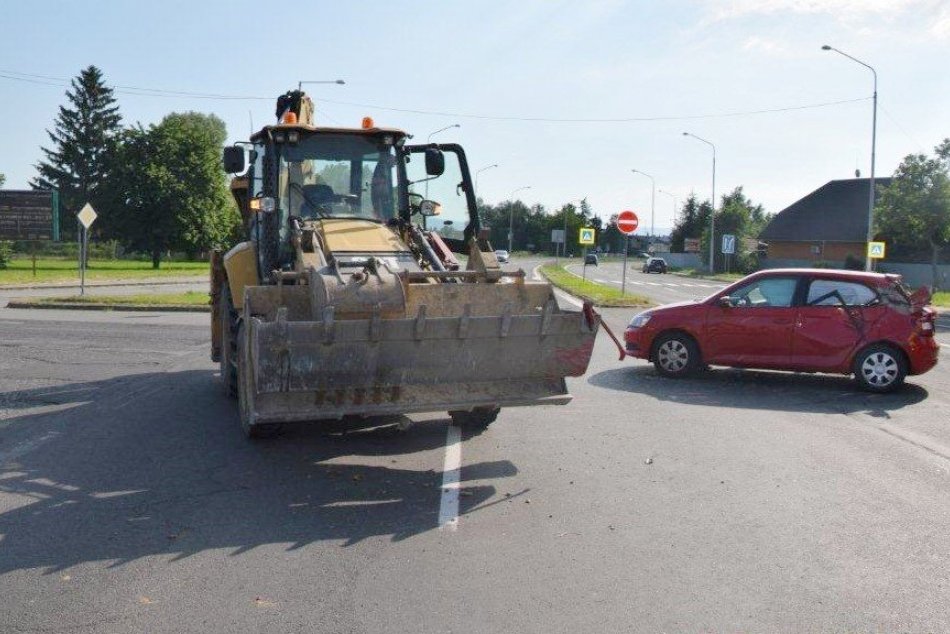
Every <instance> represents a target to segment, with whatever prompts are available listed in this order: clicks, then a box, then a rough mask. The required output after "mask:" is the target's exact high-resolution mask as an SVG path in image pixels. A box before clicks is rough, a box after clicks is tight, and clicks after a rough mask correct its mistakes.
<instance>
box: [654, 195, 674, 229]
mask: <svg viewBox="0 0 950 634" xmlns="http://www.w3.org/2000/svg"><path fill="white" fill-rule="evenodd" d="M657 191H658V192H660V193H661V194H663V195H664V196H669V197H670V198H672V199H673V216H672V223H673V224H674V225H675V224H676V210H677V208H678V205H677V202H676V194H671V193H670V192H668V191H665V190H662V189H658V190H657Z"/></svg>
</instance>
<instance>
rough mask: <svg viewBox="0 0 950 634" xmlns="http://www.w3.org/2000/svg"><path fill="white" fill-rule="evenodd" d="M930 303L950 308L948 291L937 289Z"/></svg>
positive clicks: (949, 292) (949, 293)
mask: <svg viewBox="0 0 950 634" xmlns="http://www.w3.org/2000/svg"><path fill="white" fill-rule="evenodd" d="M930 303H931V304H933V305H934V306H940V307H942V308H950V291H937V292H936V293H934V296H933V298H932V299H931V300H930Z"/></svg>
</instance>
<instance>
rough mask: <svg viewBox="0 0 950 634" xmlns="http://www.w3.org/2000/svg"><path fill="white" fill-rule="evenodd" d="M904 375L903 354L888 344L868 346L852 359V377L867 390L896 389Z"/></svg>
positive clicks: (905, 367)
mask: <svg viewBox="0 0 950 634" xmlns="http://www.w3.org/2000/svg"><path fill="white" fill-rule="evenodd" d="M906 376H907V362H906V361H904V355H902V354H901V353H900V352H898V351H897V350H895V349H894V348H892V347H891V346H888V345H883V344H875V345H873V346H868V347H867V348H865V349H864V350H862V351H861V352H860V353H859V354H858V356H857V357H855V359H854V378H855V380H856V381H857V382H858V385H860V386H861V387H862V388H864V389H865V390H867V391H869V392H878V393H881V392H890V391H892V390H896V389H897V388H898V387H900V386H901V384H903V383H904V378H905V377H906Z"/></svg>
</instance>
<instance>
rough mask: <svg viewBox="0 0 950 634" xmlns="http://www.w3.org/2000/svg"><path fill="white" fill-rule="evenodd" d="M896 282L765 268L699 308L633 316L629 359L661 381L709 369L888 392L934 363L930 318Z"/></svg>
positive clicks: (925, 297) (919, 298) (918, 296)
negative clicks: (828, 378) (821, 377)
mask: <svg viewBox="0 0 950 634" xmlns="http://www.w3.org/2000/svg"><path fill="white" fill-rule="evenodd" d="M900 280H901V278H900V276H899V275H889V274H883V273H865V272H860V271H839V270H830V269H771V270H767V271H760V272H758V273H753V274H752V275H749V276H748V277H745V278H743V279H741V280H739V281H738V282H736V283H734V284H732V285H730V286H728V287H726V288H725V289H723V290H722V291H720V292H718V293H716V294H715V295H712V296H711V297H708V298H706V299H704V300H701V301H693V302H683V303H679V304H670V305H667V306H661V307H659V308H653V309H650V310H647V311H645V312H642V313H640V314H639V315H637V316H636V317H634V318H633V320H632V321H631V322H630V325H629V326H628V327H627V330H626V332H625V333H624V340H625V342H626V348H627V352H628V353H629V354H630V355H631V356H635V357H639V358H641V359H647V360H649V361H652V362H653V364H654V365H655V366H656V369H657V371H658V372H659V373H660V374H662V375H665V376H670V377H679V376H686V375H688V374H691V373H693V372H695V371H696V370H698V369H699V368H702V367H705V366H707V365H725V366H733V367H740V368H763V369H772V370H793V371H799V372H830V373H838V374H854V376H855V379H856V380H857V381H858V383H860V384H861V386H862V387H864V388H865V389H868V390H871V391H873V392H888V391H890V390H893V389H895V388H896V387H898V386H899V385H901V383H903V381H904V377H905V376H907V375H908V374H922V373H924V372H926V371H927V370H929V369H930V368H932V367H934V365H936V363H937V353H938V351H939V349H940V346H939V345H938V344H937V342H936V341H935V339H934V320H935V317H936V312H935V311H934V310H933V309H932V308H930V307H928V306H927V305H926V304H927V302H928V301H929V299H930V295H929V293H927V292H926V290H925V289H922V290H921V291H917V292H916V293H913V294H911V293H909V292H908V291H907V290H906V289H905V288H904V287H903V285H902V284H901V281H900Z"/></svg>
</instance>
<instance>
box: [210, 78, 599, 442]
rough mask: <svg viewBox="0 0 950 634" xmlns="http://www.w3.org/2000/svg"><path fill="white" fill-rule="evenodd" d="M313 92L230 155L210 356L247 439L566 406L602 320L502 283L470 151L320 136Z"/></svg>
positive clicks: (543, 288)
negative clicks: (233, 213)
mask: <svg viewBox="0 0 950 634" xmlns="http://www.w3.org/2000/svg"><path fill="white" fill-rule="evenodd" d="M312 112H313V108H312V104H311V102H310V100H309V98H308V97H307V96H306V95H304V94H303V93H302V92H300V91H292V92H289V93H287V94H285V95H283V96H281V97H280V98H279V99H278V105H277V116H278V123H276V124H275V125H270V126H266V127H265V128H263V129H262V130H261V131H260V132H257V133H255V134H254V135H253V136H251V139H250V142H249V143H241V144H237V145H235V146H230V147H226V148H225V149H224V164H225V169H226V171H228V172H229V173H231V174H236V175H237V176H236V177H235V178H234V179H233V180H232V183H231V190H232V192H233V194H234V196H235V199H236V200H237V201H238V205H239V207H240V208H241V211H242V214H243V218H244V228H245V230H246V235H247V240H246V241H245V242H241V243H240V244H238V245H237V246H235V247H234V248H232V249H231V250H230V251H228V252H227V253H226V254H221V253H215V254H214V255H213V256H212V267H211V268H212V272H211V288H212V297H213V301H212V306H213V311H212V353H211V356H212V358H213V359H214V360H216V361H218V362H219V363H220V365H221V379H222V382H223V384H224V387H225V389H226V390H227V391H228V392H229V393H231V394H236V395H237V397H238V402H239V410H240V417H241V423H242V427H243V429H244V431H245V433H246V434H247V435H248V436H251V437H257V436H264V435H271V434H273V433H274V432H275V431H276V430H277V429H278V427H279V425H280V424H281V423H284V422H290V421H321V420H324V421H325V420H328V419H339V418H341V417H343V416H350V415H358V416H375V415H388V414H406V413H410V412H433V411H441V412H448V414H449V415H450V416H451V417H452V420H453V422H454V423H455V424H457V425H460V426H463V427H468V428H474V429H482V428H484V427H486V426H487V425H489V424H490V423H491V422H492V421H494V420H495V418H496V417H497V415H498V411H499V409H500V408H501V407H508V406H515V405H547V404H555V405H559V404H565V403H567V402H568V401H570V399H571V397H570V395H569V394H568V392H567V388H566V384H565V380H564V378H565V377H567V376H580V375H582V374H583V373H584V372H585V371H586V370H587V365H588V362H589V361H590V357H591V352H592V350H593V346H594V338H595V336H596V333H597V330H598V328H599V326H600V320H599V317H598V316H597V315H596V314H595V313H594V312H593V311H592V310H590V309H589V307H585V310H582V311H565V310H562V309H561V308H559V307H558V303H557V301H556V299H555V297H554V294H553V291H552V288H551V286H550V285H549V284H547V283H545V282H538V281H532V280H529V279H526V275H525V273H524V271H521V270H517V271H512V270H503V269H502V268H501V267H500V266H499V264H498V262H497V260H496V259H495V254H494V251H493V249H492V247H491V245H490V244H488V241H487V239H486V236H487V232H485V231H483V230H482V227H481V225H480V223H479V217H478V211H477V208H476V204H475V192H474V191H473V188H472V181H471V178H470V174H469V169H468V163H467V161H466V158H465V152H464V151H463V150H462V148H461V147H460V146H458V145H454V144H443V145H439V144H426V145H412V144H410V143H409V138H410V137H409V135H407V134H406V133H405V132H402V131H400V130H396V129H389V128H379V127H376V126H375V124H374V123H373V121H372V120H371V119H369V118H366V119H364V120H363V122H362V126H361V127H359V128H333V127H316V126H314V125H313V119H312Z"/></svg>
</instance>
